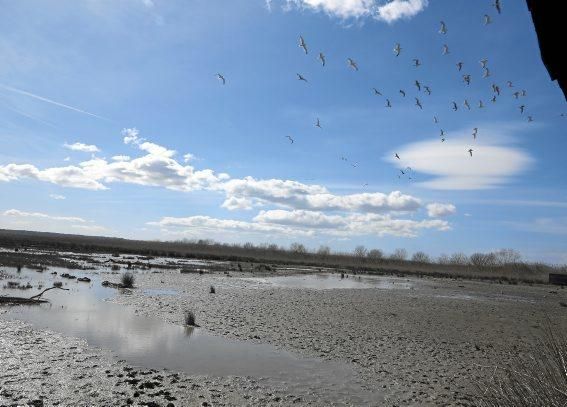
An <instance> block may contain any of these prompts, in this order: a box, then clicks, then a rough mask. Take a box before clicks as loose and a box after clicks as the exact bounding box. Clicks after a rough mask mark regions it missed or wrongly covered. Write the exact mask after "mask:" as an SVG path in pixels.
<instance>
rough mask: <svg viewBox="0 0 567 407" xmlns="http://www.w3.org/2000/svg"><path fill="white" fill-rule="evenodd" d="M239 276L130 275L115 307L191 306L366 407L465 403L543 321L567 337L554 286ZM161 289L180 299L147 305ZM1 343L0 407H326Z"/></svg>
mask: <svg viewBox="0 0 567 407" xmlns="http://www.w3.org/2000/svg"><path fill="white" fill-rule="evenodd" d="M288 273H289V271H288ZM278 274H281V272H279V273H278ZM248 276H250V275H249V274H247V273H233V276H227V275H225V274H223V273H210V274H203V275H199V274H181V273H180V272H179V270H160V271H159V272H157V273H151V272H145V273H137V274H136V287H137V288H136V289H134V290H132V291H131V292H130V293H129V294H128V295H117V296H115V297H113V298H112V299H111V300H110V301H112V302H115V303H118V304H121V305H124V306H129V307H131V308H132V309H134V310H135V311H136V312H137V313H139V314H141V315H148V316H158V317H159V318H162V319H164V320H165V321H167V322H169V323H171V324H178V325H179V324H182V311H183V310H184V309H187V308H189V309H191V310H193V311H194V312H195V314H196V317H197V322H198V323H199V325H201V327H202V329H204V330H206V331H208V332H210V333H212V334H214V335H219V336H224V337H227V338H233V339H238V340H243V341H252V342H257V343H267V344H271V345H274V346H276V347H277V348H280V349H284V350H287V351H290V352H292V353H295V354H298V355H304V356H306V357H315V358H320V359H325V360H332V361H342V362H344V363H345V364H348V365H349V366H352V367H353V368H354V370H355V372H356V374H357V375H358V377H359V380H360V381H361V382H362V383H364V385H365V386H366V387H367V388H369V389H372V390H374V391H377V392H379V393H380V394H381V400H380V401H379V402H378V401H377V402H376V403H375V404H374V405H387V406H405V405H416V406H418V405H419V406H422V405H473V404H474V401H475V394H476V391H477V390H476V387H475V386H476V384H477V383H478V382H479V381H482V380H483V379H486V378H489V377H490V375H491V374H492V373H493V371H494V367H495V366H497V365H501V364H502V363H504V362H506V360H507V358H509V354H510V352H527V351H529V349H530V348H531V347H533V346H536V343H537V340H538V337H540V336H541V334H542V332H543V330H544V328H545V327H546V326H547V324H549V323H551V325H552V326H554V327H555V328H557V329H561V330H564V329H565V328H567V309H566V308H564V307H562V306H561V305H560V302H567V290H562V289H560V288H557V287H553V286H546V285H538V286H527V285H502V284H495V283H484V282H471V281H465V280H451V279H431V278H421V279H402V278H400V279H394V285H395V283H396V282H397V283H398V284H400V286H401V285H403V283H410V284H412V285H413V287H412V289H402V288H400V289H397V288H394V289H382V288H365V289H332V290H314V289H298V288H283V287H279V286H274V285H272V284H268V283H259V282H258V281H253V280H249V279H247V278H242V277H248ZM113 277H114V278H116V276H113V275H110V274H109V275H108V276H103V278H105V279H112V278H113ZM350 278H356V276H350ZM211 285H214V286H215V288H216V293H215V294H210V293H209V287H210V286H211ZM156 288H159V289H171V290H176V291H177V292H178V295H174V296H149V295H146V294H144V293H143V291H144V289H156ZM2 312H6V310H5V309H4V310H3V309H1V308H0V313H2ZM0 345H1V346H0V360H1V361H2V362H1V366H0V405H18V404H19V405H22V404H25V403H26V402H27V403H30V402H34V403H36V404H35V405H41V404H40V402H41V401H42V400H43V403H44V404H43V405H65V406H67V405H128V404H137V405H144V404H143V403H149V402H151V403H156V404H153V405H160V406H168V405H174V406H184V405H187V406H193V405H195V406H201V405H204V406H206V405H214V406H220V405H235V406H239V405H260V406H261V405H330V404H331V402H330V401H329V400H324V395H318V394H316V393H312V392H309V393H305V394H298V393H297V392H291V391H290V390H289V389H286V388H285V386H279V387H276V388H274V386H270V385H268V384H267V383H265V382H263V381H262V380H261V379H256V378H245V377H224V378H212V377H202V376H188V375H186V374H184V373H181V372H170V371H164V370H149V369H147V368H145V369H143V368H138V367H135V366H129V365H128V364H127V363H125V362H120V361H118V360H117V358H116V357H114V356H113V355H112V354H110V353H109V352H108V351H106V350H104V349H94V348H91V347H89V346H88V345H87V344H86V343H85V342H84V341H83V340H80V339H77V338H68V337H64V336H62V335H60V334H57V333H53V332H48V331H44V330H37V329H34V328H32V327H30V326H29V325H27V324H24V323H22V322H18V321H9V320H5V319H3V318H0ZM144 383H150V384H149V385H146V384H144ZM336 404H338V405H344V404H352V405H356V403H348V402H344V401H341V402H337V403H336ZM149 405H152V404H149Z"/></svg>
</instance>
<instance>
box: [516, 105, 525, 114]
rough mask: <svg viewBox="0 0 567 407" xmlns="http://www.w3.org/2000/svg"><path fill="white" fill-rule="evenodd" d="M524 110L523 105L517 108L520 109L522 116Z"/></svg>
mask: <svg viewBox="0 0 567 407" xmlns="http://www.w3.org/2000/svg"><path fill="white" fill-rule="evenodd" d="M525 108H526V106H525V105H521V106H519V107H518V109H520V113H521V114H524V109H525Z"/></svg>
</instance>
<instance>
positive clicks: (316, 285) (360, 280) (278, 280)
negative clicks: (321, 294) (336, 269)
mask: <svg viewBox="0 0 567 407" xmlns="http://www.w3.org/2000/svg"><path fill="white" fill-rule="evenodd" d="M246 280H248V281H254V282H257V283H259V284H260V285H268V286H276V287H282V288H307V289H312V290H333V289H340V288H380V289H386V290H387V289H406V290H407V289H410V288H412V287H413V284H412V283H411V282H409V281H407V280H405V279H401V278H396V277H382V276H356V275H352V274H351V275H348V277H347V275H346V274H345V275H344V277H341V274H331V273H324V274H300V275H297V274H296V275H291V276H281V277H263V278H260V277H251V278H246Z"/></svg>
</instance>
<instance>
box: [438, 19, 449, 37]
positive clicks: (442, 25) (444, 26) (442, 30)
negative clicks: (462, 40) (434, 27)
mask: <svg viewBox="0 0 567 407" xmlns="http://www.w3.org/2000/svg"><path fill="white" fill-rule="evenodd" d="M439 34H447V26H446V25H445V22H443V21H441V28H440V29H439Z"/></svg>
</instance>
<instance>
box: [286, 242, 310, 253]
mask: <svg viewBox="0 0 567 407" xmlns="http://www.w3.org/2000/svg"><path fill="white" fill-rule="evenodd" d="M289 250H290V251H292V252H293V253H296V254H305V253H307V249H306V248H305V246H304V245H303V244H301V243H297V242H295V243H292V244H291V245H290V246H289Z"/></svg>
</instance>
